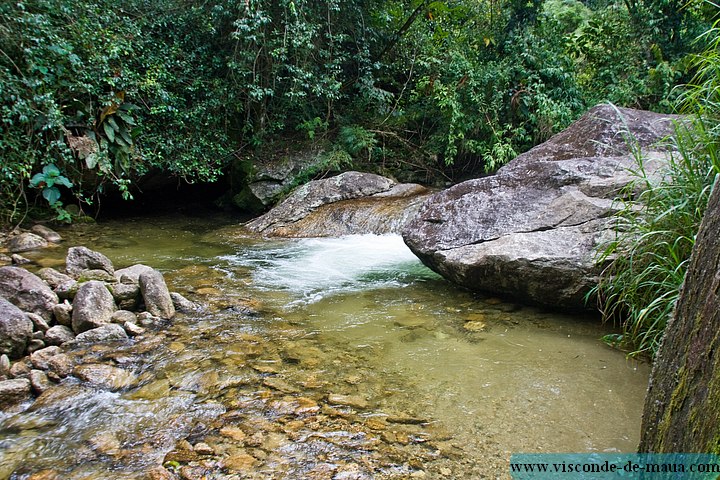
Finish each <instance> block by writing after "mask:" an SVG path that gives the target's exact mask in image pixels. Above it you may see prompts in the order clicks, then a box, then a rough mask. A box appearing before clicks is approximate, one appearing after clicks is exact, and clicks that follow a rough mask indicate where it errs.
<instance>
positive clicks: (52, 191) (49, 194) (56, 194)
mask: <svg viewBox="0 0 720 480" xmlns="http://www.w3.org/2000/svg"><path fill="white" fill-rule="evenodd" d="M42 196H43V197H44V198H45V200H47V201H48V203H49V204H50V205H54V204H56V203H57V201H58V200H60V190H58V189H57V188H55V187H47V188H44V189H43V192H42Z"/></svg>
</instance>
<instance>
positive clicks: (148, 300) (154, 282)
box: [138, 269, 175, 318]
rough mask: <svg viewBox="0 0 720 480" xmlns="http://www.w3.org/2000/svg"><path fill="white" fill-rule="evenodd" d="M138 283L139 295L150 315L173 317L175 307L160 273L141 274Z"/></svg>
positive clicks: (153, 271)
mask: <svg viewBox="0 0 720 480" xmlns="http://www.w3.org/2000/svg"><path fill="white" fill-rule="evenodd" d="M138 281H139V284H140V293H141V294H142V297H143V300H144V301H145V309H146V310H147V311H148V312H149V313H150V314H152V315H154V316H156V317H160V318H172V317H174V316H175V307H174V306H173V301H172V298H171V297H170V291H169V290H168V288H167V285H166V284H165V279H164V278H163V275H162V273H160V272H159V271H157V270H154V269H153V270H151V271H147V272H144V273H141V274H140V276H139V277H138Z"/></svg>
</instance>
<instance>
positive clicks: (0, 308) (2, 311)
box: [0, 297, 33, 358]
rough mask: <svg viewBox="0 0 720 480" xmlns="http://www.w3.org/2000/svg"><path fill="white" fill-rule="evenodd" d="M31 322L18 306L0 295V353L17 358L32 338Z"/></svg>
mask: <svg viewBox="0 0 720 480" xmlns="http://www.w3.org/2000/svg"><path fill="white" fill-rule="evenodd" d="M32 336H33V323H32V322H31V321H30V319H29V318H28V317H27V315H25V313H24V312H23V311H22V310H20V309H19V308H18V307H16V306H15V305H13V304H12V303H10V302H8V301H7V300H5V299H4V298H2V297H0V354H5V355H7V356H8V357H10V358H19V357H21V356H22V355H23V353H25V349H26V348H27V346H28V343H30V341H31V340H32Z"/></svg>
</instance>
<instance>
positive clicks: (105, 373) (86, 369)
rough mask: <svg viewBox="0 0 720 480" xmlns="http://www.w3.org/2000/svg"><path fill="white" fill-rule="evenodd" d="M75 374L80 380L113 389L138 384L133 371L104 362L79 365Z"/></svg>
mask: <svg viewBox="0 0 720 480" xmlns="http://www.w3.org/2000/svg"><path fill="white" fill-rule="evenodd" d="M73 375H75V376H76V377H77V378H79V379H80V380H83V381H85V382H89V383H92V384H93V385H97V386H99V387H102V388H106V389H108V390H112V391H115V390H121V389H123V388H128V387H132V386H134V385H136V384H137V377H136V376H135V375H134V374H133V373H132V372H128V371H127V370H123V369H122V368H118V367H113V366H112V365H105V364H102V363H88V364H84V365H78V366H77V367H75V369H74V370H73Z"/></svg>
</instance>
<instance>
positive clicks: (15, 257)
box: [10, 253, 32, 265]
mask: <svg viewBox="0 0 720 480" xmlns="http://www.w3.org/2000/svg"><path fill="white" fill-rule="evenodd" d="M10 260H11V261H12V264H13V265H27V264H28V263H32V260H30V259H29V258H25V257H23V256H22V255H20V254H18V253H13V254H12V255H11V256H10Z"/></svg>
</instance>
